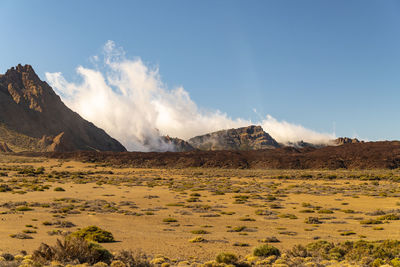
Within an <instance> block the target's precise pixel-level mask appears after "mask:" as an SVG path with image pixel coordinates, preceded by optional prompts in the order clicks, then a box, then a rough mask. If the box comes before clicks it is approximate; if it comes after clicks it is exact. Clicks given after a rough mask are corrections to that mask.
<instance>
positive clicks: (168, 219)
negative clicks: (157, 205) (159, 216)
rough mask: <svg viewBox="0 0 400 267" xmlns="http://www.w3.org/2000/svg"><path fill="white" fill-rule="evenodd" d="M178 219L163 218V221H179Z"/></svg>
mask: <svg viewBox="0 0 400 267" xmlns="http://www.w3.org/2000/svg"><path fill="white" fill-rule="evenodd" d="M177 221H178V220H177V219H175V218H165V219H163V222H168V223H169V222H177Z"/></svg>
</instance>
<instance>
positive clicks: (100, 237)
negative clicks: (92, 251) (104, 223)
mask: <svg viewBox="0 0 400 267" xmlns="http://www.w3.org/2000/svg"><path fill="white" fill-rule="evenodd" d="M71 237H78V238H82V239H86V240H88V241H94V242H98V243H107V242H114V241H115V239H114V236H113V234H112V233H111V232H108V231H106V230H103V229H101V228H99V227H97V226H94V225H92V226H88V227H86V228H83V229H81V230H78V231H76V232H74V233H72V234H71Z"/></svg>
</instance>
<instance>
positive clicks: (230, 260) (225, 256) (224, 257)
mask: <svg viewBox="0 0 400 267" xmlns="http://www.w3.org/2000/svg"><path fill="white" fill-rule="evenodd" d="M215 261H216V262H218V263H225V264H235V263H236V262H237V261H238V257H237V256H236V255H235V254H233V253H229V252H222V253H220V254H218V255H217V257H216V258H215Z"/></svg>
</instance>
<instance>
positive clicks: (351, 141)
mask: <svg viewBox="0 0 400 267" xmlns="http://www.w3.org/2000/svg"><path fill="white" fill-rule="evenodd" d="M362 142H363V141H360V140H358V139H357V138H348V137H339V138H336V139H335V140H333V143H334V144H335V145H337V146H341V145H344V144H357V143H362Z"/></svg>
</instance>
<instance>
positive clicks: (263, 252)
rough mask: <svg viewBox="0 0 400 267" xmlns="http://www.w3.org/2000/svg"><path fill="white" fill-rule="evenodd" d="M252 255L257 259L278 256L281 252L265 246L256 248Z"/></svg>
mask: <svg viewBox="0 0 400 267" xmlns="http://www.w3.org/2000/svg"><path fill="white" fill-rule="evenodd" d="M253 255H254V256H257V257H268V256H273V255H275V256H280V255H281V252H280V251H279V249H277V248H276V247H274V246H271V245H268V244H266V245H262V246H259V247H256V248H255V249H254V251H253Z"/></svg>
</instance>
